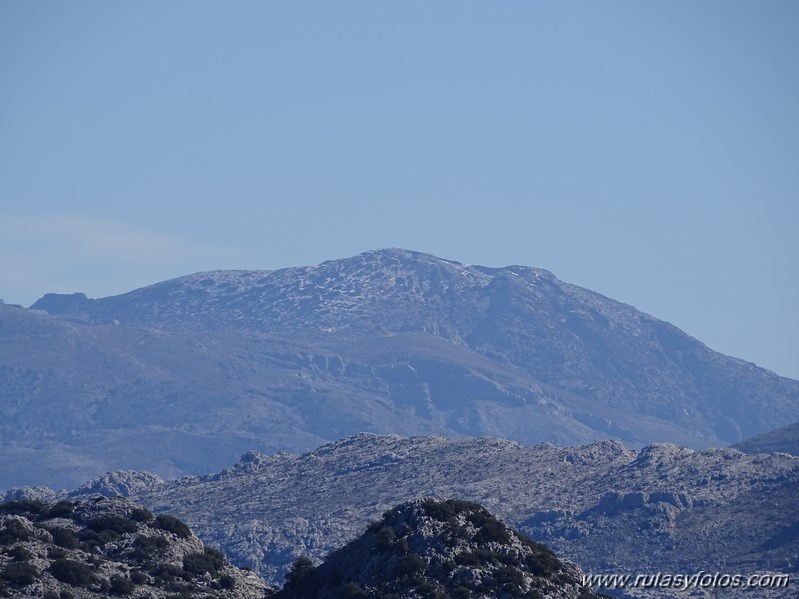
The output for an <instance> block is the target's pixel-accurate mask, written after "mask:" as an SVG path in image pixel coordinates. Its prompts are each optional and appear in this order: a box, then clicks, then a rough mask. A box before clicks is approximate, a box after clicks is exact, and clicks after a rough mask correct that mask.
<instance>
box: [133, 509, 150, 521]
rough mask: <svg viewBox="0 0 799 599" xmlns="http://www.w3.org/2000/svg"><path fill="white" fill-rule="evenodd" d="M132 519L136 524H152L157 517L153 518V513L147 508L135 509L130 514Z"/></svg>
mask: <svg viewBox="0 0 799 599" xmlns="http://www.w3.org/2000/svg"><path fill="white" fill-rule="evenodd" d="M130 519H131V520H135V521H136V522H152V521H153V520H154V519H155V516H153V513H152V512H151V511H150V510H148V509H147V508H143V507H137V508H133V511H132V512H131V513H130Z"/></svg>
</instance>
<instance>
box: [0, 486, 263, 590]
mask: <svg viewBox="0 0 799 599" xmlns="http://www.w3.org/2000/svg"><path fill="white" fill-rule="evenodd" d="M266 591H267V589H266V587H265V585H264V584H263V582H262V581H261V580H260V579H258V578H257V577H256V576H254V575H253V574H252V573H249V572H244V571H242V570H239V569H238V568H236V567H234V566H231V565H230V564H229V563H228V562H227V559H226V558H225V556H224V555H223V554H222V553H221V552H219V551H217V550H215V549H211V548H208V547H205V546H203V543H202V541H200V540H199V539H198V538H197V537H196V536H195V535H194V534H193V533H192V532H191V530H190V529H189V528H188V527H187V526H186V525H185V524H184V523H183V522H181V521H180V520H178V519H176V518H174V517H172V516H168V515H160V516H157V517H156V516H154V515H153V514H152V513H151V512H149V511H148V510H147V509H145V508H143V507H141V506H138V505H136V504H133V503H131V502H129V501H127V500H124V499H102V498H100V499H96V500H94V501H92V500H88V501H81V502H77V503H75V502H71V501H60V502H57V503H50V504H46V503H43V502H40V501H35V500H23V501H14V502H8V503H4V504H0V596H2V597H43V598H44V599H78V598H87V599H88V598H92V597H107V596H109V595H117V596H128V597H148V598H159V597H183V598H184V599H189V598H192V597H198V598H199V597H202V598H203V599H209V598H212V597H214V598H219V599H222V598H231V599H233V598H239V599H262V598H263V596H264V594H265V593H266Z"/></svg>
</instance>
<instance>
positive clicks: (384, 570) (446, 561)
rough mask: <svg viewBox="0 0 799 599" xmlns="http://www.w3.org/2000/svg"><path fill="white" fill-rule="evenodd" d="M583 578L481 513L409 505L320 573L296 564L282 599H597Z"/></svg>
mask: <svg viewBox="0 0 799 599" xmlns="http://www.w3.org/2000/svg"><path fill="white" fill-rule="evenodd" d="M582 578H583V573H582V571H581V570H580V569H579V568H578V567H577V566H575V565H574V564H571V563H568V562H563V561H561V560H559V559H558V558H557V557H555V554H553V553H552V552H551V551H550V550H549V549H547V548H546V547H545V546H544V545H541V544H540V543H536V542H535V541H531V540H530V539H528V538H526V537H524V536H523V535H520V534H518V533H517V532H516V531H514V530H512V529H510V528H508V527H507V526H506V525H505V524H504V523H503V522H501V521H499V520H497V519H496V518H495V517H494V516H493V515H491V514H490V513H489V512H488V511H487V510H485V509H484V508H482V507H481V506H479V505H477V504H475V503H470V502H465V501H453V500H441V499H438V500H437V499H432V498H427V499H420V500H415V501H411V502H408V503H404V504H402V505H400V506H398V507H396V508H394V509H392V510H389V511H387V512H386V513H385V514H383V517H382V518H381V519H380V520H378V521H375V522H373V523H372V524H370V525H369V527H368V529H367V531H366V532H365V533H363V534H362V535H361V536H360V537H358V538H357V539H355V540H353V541H351V542H350V543H348V544H347V545H346V546H345V547H343V548H341V549H338V550H337V551H334V552H333V553H331V554H330V555H329V556H327V558H325V561H324V562H323V563H322V564H321V565H320V566H318V567H316V568H314V567H313V566H312V564H311V562H310V561H308V560H302V559H301V560H298V561H297V562H295V564H294V566H293V568H292V570H291V572H289V574H288V576H287V577H286V581H287V582H286V585H285V586H284V588H283V589H282V590H281V591H280V592H279V593H277V595H276V599H306V598H308V597H315V598H317V599H337V598H340V597H349V598H352V599H355V598H363V599H366V598H367V597H374V598H377V597H380V598H385V599H388V598H391V599H400V598H403V599H405V598H407V599H415V598H424V599H437V598H438V599H449V598H452V599H469V598H470V597H503V598H507V599H515V598H519V599H541V598H543V597H548V598H549V599H595V598H596V595H594V594H593V593H591V592H590V590H589V589H587V588H586V587H584V586H583V581H582Z"/></svg>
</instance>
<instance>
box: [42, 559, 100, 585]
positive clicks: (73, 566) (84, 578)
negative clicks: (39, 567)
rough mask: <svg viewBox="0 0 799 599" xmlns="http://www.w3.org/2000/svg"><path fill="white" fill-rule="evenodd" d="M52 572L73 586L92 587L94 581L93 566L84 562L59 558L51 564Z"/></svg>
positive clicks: (57, 577)
mask: <svg viewBox="0 0 799 599" xmlns="http://www.w3.org/2000/svg"><path fill="white" fill-rule="evenodd" d="M50 574H52V575H53V576H55V577H56V579H58V580H60V581H61V582H63V583H66V584H68V585H70V586H73V587H87V588H88V587H90V586H91V585H92V584H93V583H94V582H95V578H94V574H93V572H92V568H91V567H90V566H88V565H86V564H84V563H81V562H76V561H73V560H70V559H66V558H59V559H57V560H55V561H54V562H53V563H52V564H51V565H50Z"/></svg>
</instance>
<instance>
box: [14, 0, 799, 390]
mask: <svg viewBox="0 0 799 599" xmlns="http://www.w3.org/2000/svg"><path fill="white" fill-rule="evenodd" d="M797 32H799V3H796V2H794V1H789V0H784V1H781V0H775V1H767V2H743V1H736V0H733V1H715V0H714V1H696V2H694V1H692V2H688V1H684V0H682V1H676V2H668V3H667V2H650V1H644V2H627V1H606V2H587V1H583V2H579V1H573V2H543V1H542V2H528V3H521V2H502V3H490V4H486V3H477V2H469V1H467V2H452V1H443V2H436V3H423V2H416V1H411V2H403V3H366V2H349V1H342V2H331V3H321V2H308V3H272V2H254V1H237V2H230V3H219V2H210V1H206V0H196V1H186V0H176V1H173V2H168V3H166V2H165V3H161V2H154V1H149V0H144V1H141V2H101V1H85V0H76V1H73V2H55V1H42V2H23V1H17V0H8V1H6V2H3V3H0V298H2V300H3V301H5V302H6V303H13V304H22V305H24V306H30V305H31V304H32V303H33V302H35V301H36V299H37V298H39V297H41V296H42V295H44V294H45V293H48V292H59V293H71V292H85V293H86V294H87V295H89V296H90V297H103V296H107V295H115V294H118V293H123V292H125V291H129V290H131V289H134V288H137V287H141V286H144V285H148V284H152V283H156V282H158V281H161V280H164V279H168V278H173V277H177V276H181V275H185V274H189V273H192V272H197V271H203V270H213V269H227V268H235V269H267V270H271V269H277V268H284V267H290V266H301V265H307V264H316V263H319V262H322V261H325V260H330V259H336V258H344V257H348V256H351V255H354V254H357V253H359V252H362V251H366V250H370V249H378V248H385V247H401V248H406V249H411V250H417V251H422V252H427V253H431V254H434V255H436V256H439V257H442V258H446V259H450V260H456V261H459V262H464V263H469V264H479V265H485V266H505V265H511V264H521V265H528V266H536V267H540V268H545V269H548V270H550V271H552V272H553V273H554V274H555V275H556V276H557V277H558V278H560V279H562V280H564V281H568V282H570V283H574V284H576V285H580V286H582V287H586V288H589V289H592V290H594V291H597V292H599V293H602V294H604V295H606V296H608V297H611V298H613V299H616V300H619V301H622V302H625V303H628V304H631V305H633V306H635V307H637V308H639V309H641V310H643V311H645V312H647V313H649V314H651V315H653V316H655V317H657V318H660V319H663V320H666V321H669V322H671V323H673V324H675V325H676V326H678V327H680V328H681V329H683V330H684V331H686V332H687V333H688V334H690V335H692V336H694V337H696V338H697V339H699V340H700V341H702V342H704V343H706V344H707V345H709V346H710V347H711V348H713V349H715V350H717V351H720V352H722V353H725V354H729V355H733V356H736V357H739V358H742V359H744V360H748V361H751V362H755V363H756V364H758V365H759V366H762V367H765V368H768V369H770V370H773V371H774V372H776V373H777V374H780V375H783V376H788V377H792V378H798V379H799V316H798V315H797V307H796V306H797V305H799V267H798V266H797V264H798V263H799V35H797Z"/></svg>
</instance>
